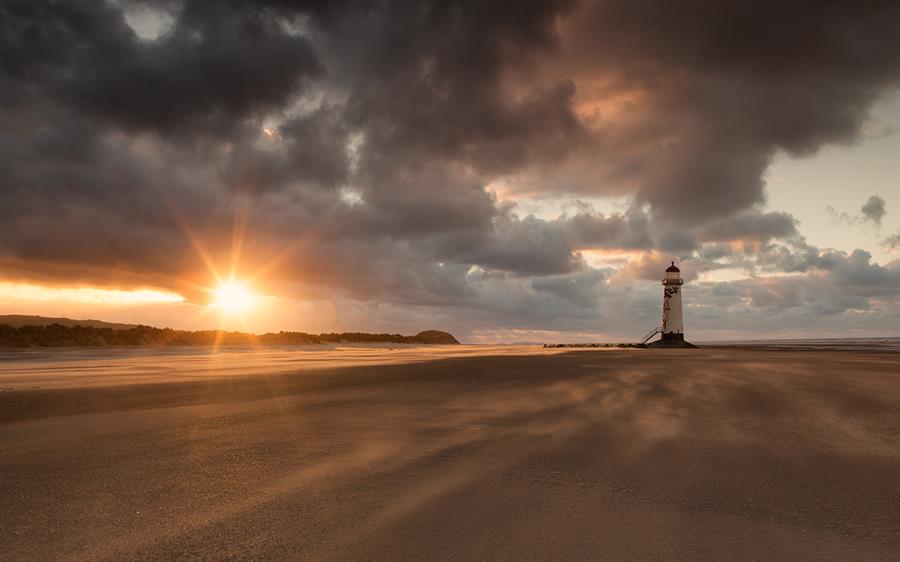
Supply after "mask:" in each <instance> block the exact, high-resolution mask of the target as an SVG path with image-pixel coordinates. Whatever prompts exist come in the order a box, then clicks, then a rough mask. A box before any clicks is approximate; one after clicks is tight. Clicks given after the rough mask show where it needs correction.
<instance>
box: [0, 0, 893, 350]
mask: <svg viewBox="0 0 900 562" xmlns="http://www.w3.org/2000/svg"><path fill="white" fill-rule="evenodd" d="M0 19H2V21H4V28H5V30H4V33H3V34H2V35H0V313H2V314H41V315H45V316H67V317H71V318H97V319H102V320H109V321H116V322H130V323H144V324H150V325H156V326H168V327H172V328H182V329H204V328H215V327H223V328H226V329H241V330H246V331H251V332H266V331H278V330H298V331H307V332H333V331H370V332H376V331H377V332H382V331H387V332H401V333H416V332H418V331H420V330H425V329H441V330H447V331H450V332H452V333H453V334H455V335H456V336H457V337H458V338H459V339H461V340H462V341H466V342H472V343H482V342H483V343H487V342H559V341H570V342H571V341H633V340H636V339H638V338H640V336H642V335H643V334H644V333H646V332H647V331H648V330H650V329H651V328H653V327H654V326H657V325H658V324H659V319H660V314H661V302H662V287H661V285H660V278H661V275H662V272H663V270H664V269H665V267H666V266H667V265H668V264H669V262H670V261H675V262H677V264H678V265H679V267H680V268H681V269H682V272H683V273H684V275H685V278H686V280H687V284H686V285H685V289H684V293H683V294H684V304H685V333H686V338H687V339H688V340H694V341H704V340H707V341H708V340H715V339H753V338H761V337H766V338H772V337H783V338H789V337H844V336H891V335H893V336H898V335H900V323H898V321H897V318H900V27H898V26H897V24H896V22H897V21H900V5H898V4H897V3H896V2H890V1H888V2H878V1H874V2H866V3H859V2H802V1H800V2H791V3H788V4H786V3H783V2H766V1H763V2H740V3H737V2H727V3H723V2H697V1H693V2H685V3H675V2H670V1H662V0H660V1H620V0H598V1H594V2H577V1H570V0H546V1H535V2H521V3H517V4H516V7H515V9H512V8H511V7H510V5H509V4H508V3H503V2H490V1H481V2H401V1H396V2H371V1H365V2H353V1H349V0H348V1H346V2H338V3H330V4H329V5H326V4H320V3H317V2H303V1H297V2H292V1H288V0H264V1H257V2H240V1H229V2H218V3H207V2H186V3H182V2H176V1H162V0H160V1H156V2H140V3H139V2H131V1H129V0H119V1H108V2H101V1H95V0H83V1H78V2H51V1H44V0H7V1H6V2H3V3H2V4H0ZM229 283H231V285H230V289H228V290H226V291H222V290H221V286H222V285H223V284H225V285H226V286H227V285H228V284H229ZM223 295H224V296H223ZM229 299H231V300H230V301H229ZM234 299H238V300H239V301H240V304H241V305H242V306H233V305H234V304H235V300H234ZM225 301H227V302H225ZM229 302H230V303H231V305H232V306H229ZM244 305H245V306H244Z"/></svg>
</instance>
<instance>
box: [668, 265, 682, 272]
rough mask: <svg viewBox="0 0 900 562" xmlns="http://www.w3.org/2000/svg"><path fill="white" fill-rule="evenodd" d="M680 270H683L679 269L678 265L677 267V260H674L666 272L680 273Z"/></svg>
mask: <svg viewBox="0 0 900 562" xmlns="http://www.w3.org/2000/svg"><path fill="white" fill-rule="evenodd" d="M679 272H681V270H680V269H678V268H677V267H675V262H672V265H670V266H669V267H667V268H666V273H679Z"/></svg>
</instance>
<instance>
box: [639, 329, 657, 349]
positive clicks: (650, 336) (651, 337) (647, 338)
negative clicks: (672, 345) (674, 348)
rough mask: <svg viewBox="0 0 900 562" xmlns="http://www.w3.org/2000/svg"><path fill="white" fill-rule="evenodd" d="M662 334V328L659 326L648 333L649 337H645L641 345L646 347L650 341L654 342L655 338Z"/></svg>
mask: <svg viewBox="0 0 900 562" xmlns="http://www.w3.org/2000/svg"><path fill="white" fill-rule="evenodd" d="M661 333H662V328H660V327H659V326H657V327H655V328H653V329H652V330H650V331H649V332H647V335H645V336H644V339H643V340H641V345H644V344H645V343H647V342H648V341H650V340H652V339H653V336H655V335H656V334H661Z"/></svg>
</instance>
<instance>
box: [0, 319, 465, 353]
mask: <svg viewBox="0 0 900 562" xmlns="http://www.w3.org/2000/svg"><path fill="white" fill-rule="evenodd" d="M323 343H409V344H458V343H459V342H458V341H457V340H456V338H454V337H453V336H452V335H450V334H448V333H447V332H440V331H438V330H427V331H424V332H419V333H418V334H416V335H414V336H403V335H400V334H367V333H362V332H344V333H330V334H318V335H316V334H307V333H305V332H275V333H267V334H262V335H255V334H247V333H244V332H224V331H217V330H199V331H186V330H173V329H171V328H154V327H152V326H137V327H134V328H129V329H124V330H115V329H113V328H95V327H92V326H81V325H76V326H63V325H61V324H49V325H46V326H19V327H14V326H10V325H9V324H0V346H4V347H33V346H39V347H62V346H104V345H122V346H136V345H225V346H229V345H259V344H264V345H265V344H275V345H278V344H293V345H313V344H323Z"/></svg>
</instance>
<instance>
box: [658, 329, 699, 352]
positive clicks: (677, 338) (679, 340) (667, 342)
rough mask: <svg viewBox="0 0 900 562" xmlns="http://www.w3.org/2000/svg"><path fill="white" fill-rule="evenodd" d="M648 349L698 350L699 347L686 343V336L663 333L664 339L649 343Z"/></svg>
mask: <svg viewBox="0 0 900 562" xmlns="http://www.w3.org/2000/svg"><path fill="white" fill-rule="evenodd" d="M647 347H650V348H681V349H696V348H697V346H696V345H694V344H692V343H690V342H686V341H684V334H675V333H668V334H667V333H665V332H663V334H662V338H661V339H658V340H656V341H655V342H652V343H648V344H647Z"/></svg>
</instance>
